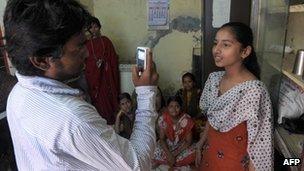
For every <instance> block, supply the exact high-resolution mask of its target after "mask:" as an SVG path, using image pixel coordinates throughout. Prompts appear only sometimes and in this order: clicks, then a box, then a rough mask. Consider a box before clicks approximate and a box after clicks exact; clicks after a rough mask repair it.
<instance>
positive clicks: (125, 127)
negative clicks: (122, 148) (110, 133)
mask: <svg viewBox="0 0 304 171" xmlns="http://www.w3.org/2000/svg"><path fill="white" fill-rule="evenodd" d="M118 101H119V108H120V110H119V112H118V113H117V114H116V121H115V126H114V129H115V131H116V133H118V134H119V135H120V136H122V137H124V138H127V139H129V138H130V136H131V134H132V129H133V124H134V120H135V113H134V111H133V110H132V101H131V96H130V94H129V93H122V94H120V95H119V96H118Z"/></svg>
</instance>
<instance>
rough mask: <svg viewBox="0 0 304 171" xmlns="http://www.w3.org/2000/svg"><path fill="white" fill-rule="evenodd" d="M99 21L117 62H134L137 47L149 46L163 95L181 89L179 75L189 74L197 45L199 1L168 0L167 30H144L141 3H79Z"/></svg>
mask: <svg viewBox="0 0 304 171" xmlns="http://www.w3.org/2000/svg"><path fill="white" fill-rule="evenodd" d="M80 2H81V3H83V4H84V5H88V9H91V10H90V11H91V12H92V13H93V14H94V15H95V16H96V17H97V18H99V19H100V21H101V23H102V25H103V26H102V33H103V34H104V35H106V36H108V37H109V38H110V39H111V40H112V41H113V44H114V46H115V49H116V51H117V53H118V55H119V61H120V63H135V57H134V54H135V49H136V47H137V46H140V45H141V46H150V47H153V48H154V49H153V51H154V61H155V63H156V65H157V69H158V72H159V75H160V80H159V85H160V87H161V88H162V89H163V91H164V92H165V94H167V95H168V94H173V93H174V92H175V91H176V90H177V89H178V88H180V87H181V80H180V77H181V75H182V74H183V73H184V72H186V71H191V69H192V68H191V65H192V51H193V47H195V46H196V47H199V46H200V44H201V43H200V39H201V32H200V27H201V26H200V24H201V0H187V1H185V0H174V1H173V0H171V1H170V20H171V23H170V30H166V31H148V30H147V20H146V18H147V7H146V2H147V1H144V0H111V1H109V0H95V1H92V0H81V1H80Z"/></svg>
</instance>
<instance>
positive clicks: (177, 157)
mask: <svg viewBox="0 0 304 171" xmlns="http://www.w3.org/2000/svg"><path fill="white" fill-rule="evenodd" d="M181 106H182V101H181V99H180V98H179V97H170V98H169V99H168V102H167V110H166V111H165V112H163V115H162V116H161V117H160V118H159V121H158V126H159V136H160V139H159V141H158V143H157V146H156V150H155V153H154V165H155V166H157V165H161V164H162V165H169V166H170V167H171V168H173V167H181V166H187V165H190V164H192V163H193V162H194V161H195V149H194V144H192V128H193V126H194V123H193V121H192V119H191V117H190V116H189V115H187V114H186V113H183V112H182V110H181Z"/></svg>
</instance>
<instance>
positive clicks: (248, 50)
mask: <svg viewBox="0 0 304 171" xmlns="http://www.w3.org/2000/svg"><path fill="white" fill-rule="evenodd" d="M251 51H252V47H251V46H247V47H246V48H244V49H243V50H242V54H241V57H242V58H243V59H245V58H247V57H248V56H249V55H250V54H251Z"/></svg>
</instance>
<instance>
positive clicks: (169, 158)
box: [167, 153, 175, 167]
mask: <svg viewBox="0 0 304 171" xmlns="http://www.w3.org/2000/svg"><path fill="white" fill-rule="evenodd" d="M167 159H168V164H169V166H170V167H173V166H174V164H175V157H174V156H173V155H172V153H170V154H168V155H167Z"/></svg>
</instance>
